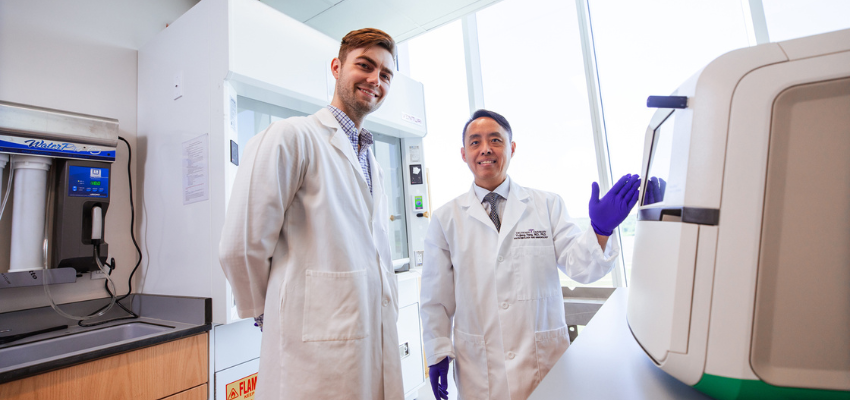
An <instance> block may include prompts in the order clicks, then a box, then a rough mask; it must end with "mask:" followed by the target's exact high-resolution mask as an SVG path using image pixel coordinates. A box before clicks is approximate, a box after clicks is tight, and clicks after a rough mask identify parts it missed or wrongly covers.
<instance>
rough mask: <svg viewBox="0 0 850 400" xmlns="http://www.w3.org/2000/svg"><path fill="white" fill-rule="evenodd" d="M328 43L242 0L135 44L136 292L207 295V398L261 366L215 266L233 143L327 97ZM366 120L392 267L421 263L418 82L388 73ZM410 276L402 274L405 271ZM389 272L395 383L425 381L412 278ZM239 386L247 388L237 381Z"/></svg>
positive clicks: (330, 82) (250, 331)
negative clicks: (397, 357)
mask: <svg viewBox="0 0 850 400" xmlns="http://www.w3.org/2000/svg"><path fill="white" fill-rule="evenodd" d="M338 49H339V42H338V41H337V40H334V39H331V38H330V37H327V36H325V35H324V34H322V33H319V32H317V31H316V30H314V29H312V28H310V27H308V26H306V25H304V24H302V23H300V22H298V21H296V20H294V19H292V18H290V17H288V16H286V15H284V14H282V13H280V12H278V11H276V10H274V9H272V8H270V7H268V6H266V5H264V4H263V3H260V2H257V1H251V0H202V1H201V2H199V3H198V4H197V5H195V6H194V7H193V8H192V9H190V10H189V11H188V12H186V14H184V15H183V16H181V17H180V18H179V19H178V20H177V21H175V22H174V23H173V24H171V25H170V26H169V27H168V28H166V29H165V30H163V31H162V32H160V33H159V34H158V35H157V36H156V37H155V38H154V39H153V40H151V41H150V42H149V43H148V44H146V45H145V46H144V47H143V48H142V49H141V50H139V70H138V71H139V87H138V96H139V97H138V107H139V115H138V121H139V125H138V146H139V154H140V155H139V157H140V159H141V160H142V161H141V162H140V165H141V167H140V171H139V175H140V178H141V180H142V194H141V197H142V201H141V203H142V207H141V208H142V209H143V212H142V218H141V221H142V225H141V237H142V239H141V241H142V247H143V250H142V251H143V252H144V253H145V258H146V260H148V264H147V265H146V266H145V269H144V270H143V275H142V277H141V285H140V291H141V292H143V293H151V294H171V295H175V294H182V295H186V296H202V297H211V298H212V299H213V315H212V319H213V322H214V323H215V324H217V325H216V326H215V327H214V329H213V331H212V332H211V335H210V336H211V339H210V360H211V365H210V374H211V377H210V381H211V382H215V383H214V384H213V385H211V387H212V388H213V389H211V393H210V396H211V398H214V399H225V398H228V397H227V396H228V395H229V393H225V389H226V388H227V384H228V383H232V382H238V381H239V380H240V379H241V378H245V377H250V376H251V374H253V373H256V372H257V368H258V366H259V349H260V340H261V334H260V331H259V330H258V329H257V328H255V327H254V326H253V321H252V320H240V319H239V318H238V316H237V315H236V311H235V308H234V307H233V304H234V302H233V297H232V294H231V291H230V287H229V284H228V283H227V280H226V279H225V276H224V273H223V272H222V269H221V266H220V265H219V261H218V245H219V240H220V236H221V229H222V226H223V224H224V216H225V210H226V208H227V201H228V199H229V198H230V190H231V187H232V184H233V179H234V178H235V176H236V171H237V168H238V164H239V160H240V158H241V152H242V149H243V148H244V147H245V144H246V143H247V141H248V139H250V138H251V137H252V136H253V135H254V134H256V133H258V132H260V131H261V130H263V129H265V128H266V127H267V126H268V125H269V123H271V122H273V121H275V120H278V119H281V118H286V117H290V116H295V115H308V114H312V113H314V112H316V111H318V110H319V109H320V108H322V107H325V106H326V105H327V104H329V103H330V101H331V98H332V96H333V91H334V85H335V79H334V78H333V76H332V75H331V72H330V63H331V60H332V59H333V58H334V57H335V56H336V55H337V52H338ZM364 127H365V128H367V129H369V130H370V131H371V132H373V133H374V134H375V144H374V147H373V152H374V154H375V157H376V159H377V160H378V162H379V163H380V164H381V167H382V168H383V169H384V177H385V179H386V182H384V185H385V187H387V188H389V189H388V196H389V202H388V203H389V206H390V215H391V221H390V223H389V224H390V242H391V243H390V244H391V249H392V254H393V258H394V264H395V265H396V266H397V267H402V266H404V265H406V264H410V265H411V266H414V265H416V264H417V262H419V263H421V254H422V253H421V252H422V251H423V247H424V236H425V231H426V229H427V225H428V221H427V215H428V214H427V213H426V211H427V210H428V208H429V205H428V197H427V188H426V185H427V180H425V179H423V177H424V168H425V165H424V151H423V150H424V149H423V148H422V137H424V136H425V133H426V126H425V107H424V97H423V87H422V84H420V83H418V82H416V81H413V80H412V79H410V78H409V77H406V76H404V75H403V74H401V73H397V74H396V75H395V77H394V79H393V82H392V88H391V90H390V94H389V96H388V97H387V99H386V100H385V101H384V104H383V106H382V107H381V108H380V109H379V110H378V111H377V112H375V113H373V114H371V115H370V116H369V117H368V118H367V119H366V121H365V123H364ZM411 275H412V276H411ZM397 276H398V277H399V281H400V282H399V299H400V306H399V307H400V309H399V339H400V341H401V343H399V346H400V349H401V352H402V358H403V360H402V368H403V371H402V372H403V377H404V388H405V392H406V393H407V394H408V395H412V394H413V393H414V392H415V391H416V389H418V387H419V386H421V385H422V384H424V378H425V376H424V362H423V360H422V350H421V334H420V331H421V329H420V326H419V304H418V299H419V294H418V284H416V282H417V281H416V279H415V278H416V276H415V274H412V273H406V274H397ZM244 383H246V384H244V385H243V387H250V385H247V381H245V382H244Z"/></svg>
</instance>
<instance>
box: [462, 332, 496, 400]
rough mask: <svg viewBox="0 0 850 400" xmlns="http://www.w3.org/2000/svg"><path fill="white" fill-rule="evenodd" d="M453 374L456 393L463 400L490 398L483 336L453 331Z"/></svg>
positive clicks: (484, 399)
mask: <svg viewBox="0 0 850 400" xmlns="http://www.w3.org/2000/svg"><path fill="white" fill-rule="evenodd" d="M454 337H455V338H454V339H455V356H457V359H456V360H455V376H456V377H457V379H456V382H455V383H456V384H457V389H458V393H459V394H460V398H461V399H463V400H470V399H483V400H486V399H488V398H490V380H489V378H488V377H487V374H488V369H487V347H486V346H485V343H484V336H482V335H470V334H468V333H464V332H461V331H459V330H455V331H454Z"/></svg>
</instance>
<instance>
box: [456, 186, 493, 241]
mask: <svg viewBox="0 0 850 400" xmlns="http://www.w3.org/2000/svg"><path fill="white" fill-rule="evenodd" d="M461 207H463V208H466V213H467V214H469V216H470V217H472V218H475V219H477V220H479V221H481V223H482V224H484V225H485V226H487V227H489V228H490V229H492V230H493V231H496V225H493V221H491V220H490V216H488V215H487V212H486V211H484V206H482V205H481V202H480V201H478V196H476V195H475V184H474V183H473V186H471V187H470V188H469V194H468V195H467V196H466V203H464V204H461Z"/></svg>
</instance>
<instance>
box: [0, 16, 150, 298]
mask: <svg viewBox="0 0 850 400" xmlns="http://www.w3.org/2000/svg"><path fill="white" fill-rule="evenodd" d="M50 3H53V4H50ZM58 3H60V2H59V1H36V2H31V1H15V0H13V1H2V2H0V100H2V101H9V102H15V103H23V104H31V105H35V106H40V107H48V108H54V109H60V110H67V111H72V112H77V113H84V114H91V115H97V116H103V117H108V118H115V119H117V120H118V121H119V130H120V131H119V135H120V136H121V137H124V138H125V139H127V141H129V142H130V145H131V146H133V148H134V150H135V146H136V145H135V143H136V76H137V67H136V66H137V51H136V50H135V49H134V48H130V47H129V46H126V45H121V44H114V41H110V40H108V38H97V37H91V36H88V35H73V34H68V32H64V31H61V30H51V29H45V26H44V25H45V24H44V23H43V21H40V19H42V18H49V17H50V16H49V15H47V14H48V13H49V12H51V11H49V10H50V9H53V11H52V12H56V10H55V9H56V7H53V6H56V5H57V4H58ZM133 156H134V157H133V164H134V165H133V166H132V168H131V170H132V171H133V172H134V177H133V178H134V184H135V170H136V167H135V164H136V155H135V154H134V155H133ZM126 171H127V150H126V147H125V146H124V145H123V144H119V147H118V159H117V161H116V162H115V163H114V164H113V166H112V174H113V177H114V178H113V181H112V198H111V201H110V205H109V210H108V213H107V216H106V232H105V235H106V240H107V243H109V253H110V254H109V255H110V257H115V259H116V261H117V265H118V269H117V270H116V271H115V272H114V273H113V277H115V281H116V283H117V284H118V291H119V293H126V291H127V278H128V276H129V274H130V271H131V269H132V267H133V265H135V262H136V255H135V249H134V247H133V244H132V241H131V239H130V205H129V190H128V187H127V172H126ZM4 178H5V177H4ZM4 182H5V180H4ZM10 203H11V199H10ZM7 207H8V206H7ZM137 212H138V209H137ZM9 215H11V213H10V210H9V209H7V210H6V212H5V213H4V216H3V219H2V220H0V271H6V270H8V268H9V265H8V264H9V261H8V260H9V246H10V237H11V223H10V217H9ZM52 292H53V293H54V298H55V300H56V302H57V303H63V302H71V301H79V300H84V299H91V298H97V297H105V296H106V292H105V291H104V290H103V280H90V279H89V276H88V274H85V275H84V276H83V277H81V278H77V282H76V283H71V284H61V285H54V286H53V287H52ZM47 304H48V301H47V298H46V297H45V294H44V290H43V289H42V288H41V287H40V286H38V287H32V288H13V289H0V312H5V311H10V310H18V309H24V308H31V307H38V306H44V305H47Z"/></svg>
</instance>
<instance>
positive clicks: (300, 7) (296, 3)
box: [260, 0, 343, 22]
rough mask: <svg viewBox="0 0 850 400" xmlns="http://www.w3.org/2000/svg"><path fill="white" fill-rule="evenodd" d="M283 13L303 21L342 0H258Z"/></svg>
mask: <svg viewBox="0 0 850 400" xmlns="http://www.w3.org/2000/svg"><path fill="white" fill-rule="evenodd" d="M260 1H261V2H263V3H266V4H268V5H269V6H271V7H272V8H275V9H277V10H279V11H281V12H283V13H284V14H286V15H288V16H290V17H292V18H294V19H297V20H299V21H301V22H304V21H306V20H308V19H310V18H313V17H315V16H317V15H319V14H321V13H322V11H325V10H327V9H329V8H331V7H333V6H334V5H335V4H337V3H340V2H342V1H343V0H311V1H304V0H260Z"/></svg>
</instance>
